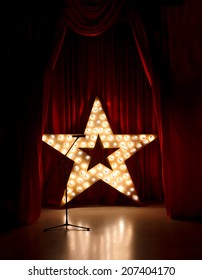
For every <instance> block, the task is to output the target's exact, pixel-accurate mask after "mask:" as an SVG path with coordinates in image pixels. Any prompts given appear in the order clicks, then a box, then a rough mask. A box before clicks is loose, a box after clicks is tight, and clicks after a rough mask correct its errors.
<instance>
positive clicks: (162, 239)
mask: <svg viewBox="0 0 202 280" xmlns="http://www.w3.org/2000/svg"><path fill="white" fill-rule="evenodd" d="M68 219H69V222H70V223H71V224H75V225H79V226H83V227H89V228H90V231H86V230H82V229H79V228H74V227H69V228H68V229H67V230H66V228H65V227H59V228H56V229H52V230H49V231H44V229H46V228H48V227H52V226H56V225H60V224H63V223H65V210H64V209H63V210H57V209H42V211H41V217H40V219H39V220H38V221H37V222H36V223H34V224H32V225H27V226H24V227H21V228H17V229H14V230H13V231H11V232H9V233H5V234H2V235H1V236H0V238H1V240H0V246H1V251H0V259H4V260H6V259H9V260H12V259H18V260H22V259H26V260H34V259H36V260H51V259H52V260H121V259H123V260H155V259H156V260H160V259H162V260H164V259H174V260H175V259H182V260H186V259H192V260H196V259H202V239H201V236H202V223H201V222H200V221H177V220H171V219H170V218H169V217H167V215H166V210H165V207H164V205H162V204H149V205H145V206H144V207H125V206H118V207H117V206H114V207H103V206H94V207H83V208H71V209H69V210H68Z"/></svg>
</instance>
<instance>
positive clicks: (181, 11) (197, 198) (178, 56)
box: [161, 0, 202, 218]
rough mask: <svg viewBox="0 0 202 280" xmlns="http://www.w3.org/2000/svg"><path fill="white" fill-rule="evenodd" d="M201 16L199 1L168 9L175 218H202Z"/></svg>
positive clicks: (166, 87) (170, 198)
mask: <svg viewBox="0 0 202 280" xmlns="http://www.w3.org/2000/svg"><path fill="white" fill-rule="evenodd" d="M201 14H202V5H201V1H199V0H194V1H188V0H186V1H183V3H182V4H181V5H179V6H178V7H164V8H162V30H161V36H162V37H161V42H162V61H163V62H164V63H165V65H167V77H166V79H165V78H164V82H163V83H162V92H161V104H162V105H161V106H162V111H161V114H162V131H163V146H162V153H163V168H164V173H163V176H164V187H165V193H166V198H167V199H166V207H167V210H168V214H169V215H170V216H171V217H173V218H182V217H200V216H201V214H202V204H201V196H202V188H201V186H202V149H201V147H200V143H201V140H202V122H201V120H202V110H201V104H202V95H201V92H202V84H201V81H202V71H201V70H202V68H201V65H202V41H201V38H202V30H201V26H202V18H201ZM164 72H165V71H164ZM162 80H163V79H162Z"/></svg>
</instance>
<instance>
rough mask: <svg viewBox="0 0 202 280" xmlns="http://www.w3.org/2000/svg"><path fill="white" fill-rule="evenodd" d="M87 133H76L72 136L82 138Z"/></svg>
mask: <svg viewBox="0 0 202 280" xmlns="http://www.w3.org/2000/svg"><path fill="white" fill-rule="evenodd" d="M85 136H86V135H85V134H74V135H72V137H76V138H80V137H85Z"/></svg>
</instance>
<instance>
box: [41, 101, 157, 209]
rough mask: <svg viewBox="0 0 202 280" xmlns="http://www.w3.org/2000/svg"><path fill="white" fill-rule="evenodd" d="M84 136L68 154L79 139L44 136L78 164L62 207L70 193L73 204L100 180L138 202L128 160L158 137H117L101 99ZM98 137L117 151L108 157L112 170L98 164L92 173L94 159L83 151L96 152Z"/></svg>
mask: <svg viewBox="0 0 202 280" xmlns="http://www.w3.org/2000/svg"><path fill="white" fill-rule="evenodd" d="M84 134H85V137H81V138H79V139H78V140H77V141H76V143H74V145H73V147H72V148H71V150H70V151H69V153H68V154H66V153H67V151H68V148H69V147H70V146H71V145H72V144H73V142H74V140H75V138H74V137H73V136H72V135H71V134H55V135H50V134H45V135H43V137H42V140H43V141H44V142H45V143H47V144H48V145H50V146H51V147H53V148H54V149H56V150H57V151H59V152H60V153H62V154H63V155H66V156H67V157H68V158H69V159H71V160H73V161H74V165H73V168H72V171H71V174H70V176H69V179H68V181H67V189H66V190H65V192H64V196H63V198H62V202H61V205H64V204H65V203H66V199H65V195H66V191H67V202H69V201H70V200H71V199H73V198H74V197H75V196H77V195H79V194H80V193H81V192H83V191H84V190H86V189H87V188H89V187H90V186H92V185H93V184H94V183H95V182H97V181H98V180H103V181H104V182H106V183H107V184H109V185H110V186H112V187H113V188H115V189H117V190H118V191H120V192H121V193H123V194H125V195H126V196H128V197H130V198H131V199H133V200H135V201H138V200H139V198H138V194H137V192H136V188H135V185H134V183H133V181H132V178H131V176H130V174H129V171H128V169H127V166H126V164H125V160H127V159H128V158H130V157H131V156H133V155H134V154H135V153H136V152H138V151H139V150H140V149H142V148H143V147H144V146H146V145H147V144H149V143H150V142H152V141H153V140H154V139H155V138H156V137H157V136H156V135H153V134H138V135H129V134H113V132H112V130H111V127H110V124H109V122H108V120H107V117H106V115H105V112H104V110H103V108H102V104H101V102H100V100H99V99H98V98H96V99H95V101H94V104H93V107H92V111H91V113H90V116H89V120H88V122H87V126H86V128H85V131H84ZM98 136H99V137H100V139H101V141H102V145H103V149H106V148H117V150H116V151H114V152H112V153H111V154H110V155H109V156H108V157H107V160H108V162H109V164H110V166H111V169H110V168H108V167H107V166H105V165H103V164H102V163H98V164H96V165H95V166H93V167H92V168H90V169H89V170H88V167H89V164H90V161H91V156H89V155H88V154H87V153H85V152H84V151H83V150H81V149H84V148H89V149H93V148H94V147H95V145H96V142H97V139H98Z"/></svg>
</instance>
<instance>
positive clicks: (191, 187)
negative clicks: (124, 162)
mask: <svg viewBox="0 0 202 280" xmlns="http://www.w3.org/2000/svg"><path fill="white" fill-rule="evenodd" d="M137 2H138V1H137ZM157 2H158V3H160V1H157ZM168 2H169V1H168ZM178 2H180V1H178ZM125 3H126V4H130V5H129V6H128V5H127V6H126V5H125ZM139 3H140V2H139ZM148 3H149V1H144V4H143V5H142V8H141V9H142V10H141V13H140V14H139V13H136V5H132V4H134V2H133V1H129V0H127V1H121V0H120V1H118V0H117V1H115V0H114V1H107V0H106V1H99V0H97V1H90V0H85V1H84V0H78V1H64V2H62V1H58V2H57V5H56V3H52V2H51V1H50V2H49V1H40V2H39V1H31V3H30V5H31V8H30V6H29V7H28V6H26V5H25V4H24V3H22V2H17V3H13V5H12V7H13V9H12V10H11V9H10V7H7V10H6V12H7V13H5V14H6V16H5V18H4V26H5V28H4V32H2V36H1V37H2V42H4V44H3V47H5V50H4V52H2V53H3V54H5V55H3V61H2V63H3V69H4V71H3V74H2V75H4V76H3V82H2V89H3V90H2V92H5V94H3V95H2V97H1V102H0V106H1V110H0V116H1V120H2V128H1V140H2V145H1V155H2V165H3V166H2V182H3V181H4V182H8V180H9V184H8V185H5V184H4V185H3V184H2V187H1V190H2V203H1V205H0V215H1V217H0V218H1V221H2V223H1V226H4V225H5V224H7V223H8V224H10V225H11V226H13V225H14V224H16V223H22V224H24V223H30V222H33V221H36V220H37V219H38V217H39V216H40V211H41V205H42V201H43V203H45V204H46V205H47V204H50V205H58V203H59V202H60V199H61V195H62V194H63V188H64V184H65V180H64V178H63V176H64V172H65V166H64V163H63V164H62V166H61V168H59V170H58V173H57V174H55V176H54V177H53V179H52V180H51V182H50V183H49V184H48V185H46V186H44V185H45V183H46V181H47V179H48V177H49V175H50V174H52V172H53V170H54V168H55V167H56V166H57V164H58V163H59V162H60V160H61V155H59V154H58V153H57V152H55V151H53V150H50V148H49V147H47V145H45V144H44V143H42V141H41V137H42V134H43V133H57V132H58V133H77V132H78V133H80V132H81V130H82V132H83V129H84V128H85V124H86V120H87V118H88V114H89V111H90V108H91V105H92V102H93V100H94V97H95V95H99V96H100V98H101V100H102V101H103V105H104V106H105V109H106V113H107V114H108V118H109V121H110V124H111V126H112V129H113V131H114V132H115V133H116V132H120V133H127V132H128V133H142V132H144V133H147V132H149V133H150V132H152V133H155V132H156V133H158V139H157V140H155V141H154V142H153V143H151V144H150V145H148V146H147V147H146V148H145V149H143V150H141V151H140V152H139V153H137V154H136V155H135V156H134V157H133V158H132V159H131V160H129V162H128V166H129V168H130V172H131V174H132V176H133V180H134V182H135V184H136V186H137V189H138V192H139V195H140V197H141V199H143V200H147V199H157V200H162V199H163V195H164V194H163V189H162V180H163V186H164V193H165V205H166V209H167V213H168V215H169V216H170V217H173V218H176V217H178V218H186V217H199V216H201V215H202V206H201V205H202V204H201V201H200V198H201V192H202V191H201V183H202V182H201V180H202V161H201V158H202V154H201V149H200V143H201V138H202V132H201V131H202V129H201V117H202V116H201V111H202V110H201V102H202V100H201V99H202V97H201V62H202V61H201V53H202V52H201V47H202V46H201V35H202V34H201V28H200V27H201V24H202V22H201V12H202V4H201V1H200V0H184V1H181V4H179V5H177V6H170V7H166V6H165V7H162V8H161V9H160V6H159V7H158V9H156V8H157V5H154V3H152V4H151V3H150V5H149V7H150V8H151V7H153V9H148V6H147V5H148ZM9 4H10V2H9ZM9 4H8V6H9ZM136 4H137V3H136ZM137 6H138V4H137ZM126 7H127V8H128V7H129V10H127V9H126ZM132 9H133V10H132ZM133 11H134V12H133ZM137 12H139V9H137ZM157 12H158V17H156V15H157ZM137 14H138V16H137ZM141 20H142V22H141ZM56 22H58V24H56ZM154 23H155V24H154ZM53 34H54V35H55V36H52V35H53ZM84 35H87V36H84ZM94 35H96V36H94ZM45 66H46V67H45ZM150 85H152V88H151V86H150ZM61 120H62V121H61ZM160 155H161V156H160ZM161 161H162V162H161ZM71 164H72V162H71V161H68V166H69V169H71ZM161 168H162V172H161ZM11 172H12V174H11ZM161 175H162V177H161ZM98 194H99V195H98ZM92 200H94V201H95V202H96V203H103V201H104V203H106V204H107V203H109V204H110V203H111V204H114V203H119V202H120V201H121V202H122V203H123V201H124V199H123V197H122V196H119V194H118V193H117V192H114V191H113V190H111V189H110V188H106V186H95V187H92V188H91V189H89V192H86V193H83V196H81V197H80V198H79V200H77V201H76V202H75V203H77V205H83V203H84V201H85V202H88V203H90V202H91V201H92ZM124 203H128V201H124Z"/></svg>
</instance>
